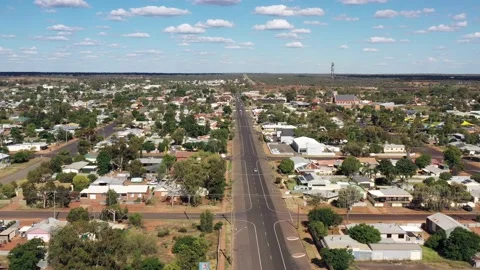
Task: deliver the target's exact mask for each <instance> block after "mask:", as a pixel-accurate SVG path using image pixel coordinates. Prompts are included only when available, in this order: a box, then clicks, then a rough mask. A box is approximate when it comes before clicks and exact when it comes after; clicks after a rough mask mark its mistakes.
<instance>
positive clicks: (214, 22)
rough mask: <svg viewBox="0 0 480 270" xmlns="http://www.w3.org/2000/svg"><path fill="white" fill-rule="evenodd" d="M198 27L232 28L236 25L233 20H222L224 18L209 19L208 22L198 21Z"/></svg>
mask: <svg viewBox="0 0 480 270" xmlns="http://www.w3.org/2000/svg"><path fill="white" fill-rule="evenodd" d="M195 26H196V27H202V28H220V27H227V28H231V27H233V26H234V24H233V23H232V22H229V21H226V20H222V19H208V20H207V21H206V22H204V23H203V22H198V23H196V24H195Z"/></svg>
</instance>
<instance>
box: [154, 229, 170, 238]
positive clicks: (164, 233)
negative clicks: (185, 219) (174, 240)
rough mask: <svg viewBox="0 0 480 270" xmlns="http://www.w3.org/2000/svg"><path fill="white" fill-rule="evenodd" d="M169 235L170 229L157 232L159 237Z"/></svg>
mask: <svg viewBox="0 0 480 270" xmlns="http://www.w3.org/2000/svg"><path fill="white" fill-rule="evenodd" d="M167 235H170V230H169V229H163V230H160V231H159V232H158V233H157V236H158V237H165V236H167Z"/></svg>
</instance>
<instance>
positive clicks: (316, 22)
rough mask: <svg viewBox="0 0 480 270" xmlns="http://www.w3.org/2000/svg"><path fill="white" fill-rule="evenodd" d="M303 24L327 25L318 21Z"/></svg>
mask: <svg viewBox="0 0 480 270" xmlns="http://www.w3.org/2000/svg"><path fill="white" fill-rule="evenodd" d="M303 23H304V24H309V25H321V26H325V25H328V24H327V23H324V22H320V21H303Z"/></svg>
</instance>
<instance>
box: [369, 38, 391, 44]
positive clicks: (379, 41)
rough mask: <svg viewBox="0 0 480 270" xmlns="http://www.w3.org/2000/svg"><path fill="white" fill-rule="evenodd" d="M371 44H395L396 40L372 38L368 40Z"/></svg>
mask: <svg viewBox="0 0 480 270" xmlns="http://www.w3.org/2000/svg"><path fill="white" fill-rule="evenodd" d="M367 42H370V43H395V39H393V38H387V37H371V38H369V39H368V40H367Z"/></svg>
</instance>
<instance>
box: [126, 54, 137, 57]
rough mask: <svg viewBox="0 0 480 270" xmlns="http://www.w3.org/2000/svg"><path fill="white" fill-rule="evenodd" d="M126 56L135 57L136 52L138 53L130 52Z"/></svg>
mask: <svg viewBox="0 0 480 270" xmlns="http://www.w3.org/2000/svg"><path fill="white" fill-rule="evenodd" d="M126 56H127V57H135V56H137V54H136V53H129V54H127V55H126Z"/></svg>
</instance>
